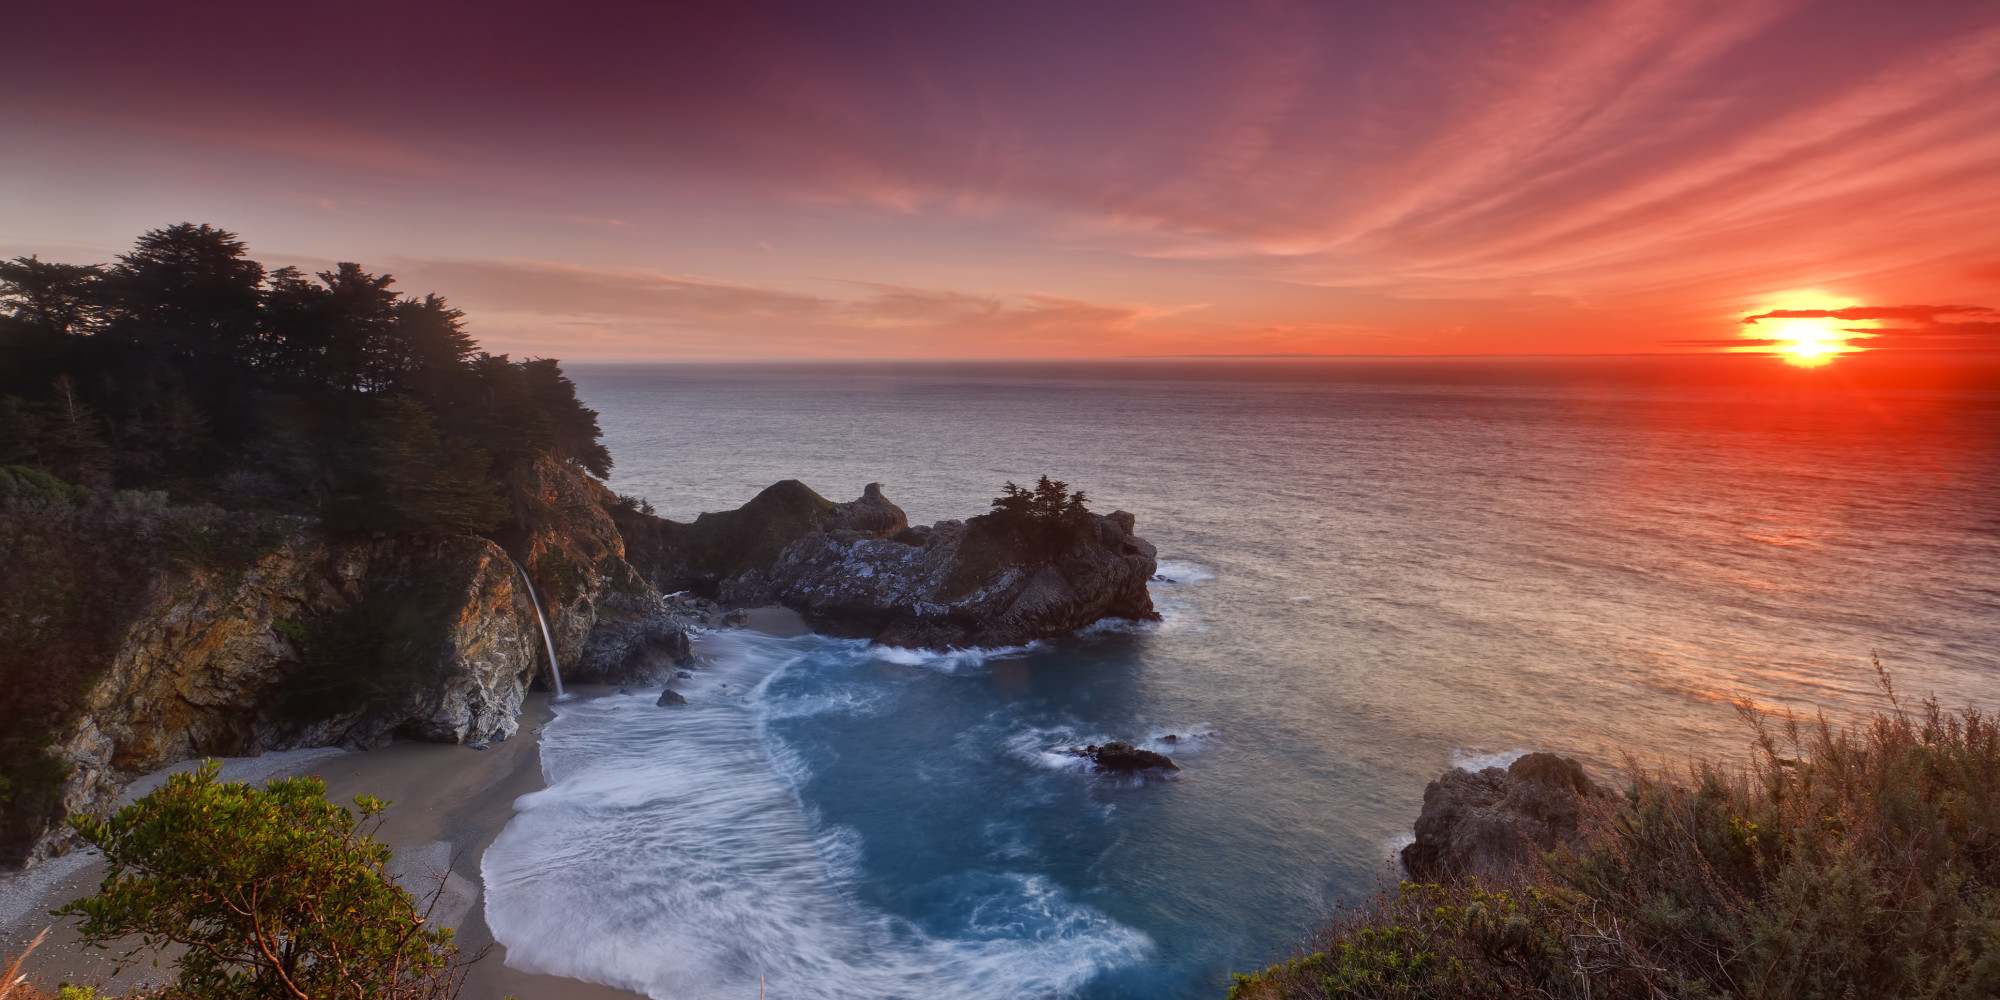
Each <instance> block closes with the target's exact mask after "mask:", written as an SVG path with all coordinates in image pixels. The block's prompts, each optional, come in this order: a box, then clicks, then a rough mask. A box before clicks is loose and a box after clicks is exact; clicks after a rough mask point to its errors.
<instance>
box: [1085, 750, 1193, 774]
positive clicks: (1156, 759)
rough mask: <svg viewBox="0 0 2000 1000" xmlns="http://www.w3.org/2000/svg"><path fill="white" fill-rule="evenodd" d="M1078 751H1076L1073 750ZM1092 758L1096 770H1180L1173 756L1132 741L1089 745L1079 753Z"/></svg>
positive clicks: (1120, 771) (1116, 771) (1123, 771)
mask: <svg viewBox="0 0 2000 1000" xmlns="http://www.w3.org/2000/svg"><path fill="white" fill-rule="evenodd" d="M1071 752H1073V753H1076V751H1071ZM1077 755H1078V756H1080V757H1085V758H1087V759H1089V760H1090V762H1091V763H1092V764H1095V765H1096V767H1095V768H1094V770H1097V771H1101V772H1112V773H1117V774H1133V773H1136V772H1139V771H1178V770H1180V765H1178V764H1175V763H1174V759H1173V758H1172V757H1169V756H1167V755H1166V754H1163V753H1154V752H1153V751H1151V750H1141V749H1139V748H1138V747H1135V746H1133V745H1132V744H1130V743H1118V742H1112V743H1106V744H1104V745H1103V746H1094V745H1093V746H1087V747H1084V748H1083V750H1082V752H1080V753H1078V754H1077Z"/></svg>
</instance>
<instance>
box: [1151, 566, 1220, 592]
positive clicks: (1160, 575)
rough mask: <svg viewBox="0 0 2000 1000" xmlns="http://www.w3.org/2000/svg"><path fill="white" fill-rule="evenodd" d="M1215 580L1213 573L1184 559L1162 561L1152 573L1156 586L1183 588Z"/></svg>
mask: <svg viewBox="0 0 2000 1000" xmlns="http://www.w3.org/2000/svg"><path fill="white" fill-rule="evenodd" d="M1213 579H1215V571H1214V570H1212V569H1209V568H1208V567H1206V566H1203V565H1201V564H1200V563H1193V562H1188V561H1186V560H1184V559H1162V560H1160V561H1159V563H1158V565H1157V566H1156V567H1155V569H1154V571H1153V580H1152V582H1153V583H1154V584H1155V585H1156V586H1164V587H1185V586H1187V585H1189V584H1194V583H1202V582H1204V581H1207V580H1213Z"/></svg>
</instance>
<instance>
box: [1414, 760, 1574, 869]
mask: <svg viewBox="0 0 2000 1000" xmlns="http://www.w3.org/2000/svg"><path fill="white" fill-rule="evenodd" d="M1608 797H1609V793H1607V792H1606V791H1605V790H1604V789H1603V788H1602V787H1600V786H1599V785H1598V784H1597V783H1596V782H1594V781H1591V780H1590V776H1589V775H1587V774H1585V773H1584V770H1583V765H1582V764H1579V763H1577V762H1576V761H1575V760H1572V759H1571V758H1568V757H1562V756H1558V755H1556V754H1552V753H1531V754H1528V755H1527V756H1525V757H1522V758H1521V759H1519V760H1517V761H1515V762H1514V763H1513V764H1512V765H1510V766H1508V767H1507V768H1506V769H1505V770H1502V769H1501V768H1497V767H1489V768H1485V769H1483V770H1480V771H1476V772H1475V771H1468V770H1465V769H1464V768H1453V769H1452V770H1450V771H1446V772H1445V773H1444V775H1443V776H1441V777H1439V778H1438V779H1437V780H1436V781H1433V782H1431V783H1430V784H1429V785H1428V786H1426V787H1425V788H1424V809H1423V813H1422V814H1421V815H1420V816H1419V817H1418V818H1417V825H1416V835H1417V839H1416V842H1415V843H1413V844H1411V845H1410V846H1408V847H1405V848H1403V854H1402V859H1403V866H1404V867H1405V868H1407V869H1408V870H1409V873H1410V877H1411V878H1413V879H1418V880H1422V881H1433V880H1436V879H1439V878H1442V877H1445V876H1447V875H1454V874H1491V873H1499V872H1504V871H1506V870H1507V869H1509V868H1512V867H1514V866H1516V865H1522V864H1527V863H1530V862H1532V861H1534V860H1535V859H1536V858H1538V857H1540V856H1542V855H1543V854H1546V853H1548V852H1549V851H1552V850H1555V849H1556V847H1557V846H1558V845H1560V844H1569V845H1571V846H1574V845H1576V844H1578V843H1580V842H1581V840H1582V837H1583V830H1584V826H1585V824H1586V823H1587V822H1589V819H1590V816H1591V813H1592V812H1593V810H1594V809H1595V808H1596V807H1597V804H1598V803H1600V802H1602V801H1604V800H1606V799H1608Z"/></svg>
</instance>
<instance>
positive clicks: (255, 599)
mask: <svg viewBox="0 0 2000 1000" xmlns="http://www.w3.org/2000/svg"><path fill="white" fill-rule="evenodd" d="M516 485H517V492H518V501H519V502H520V503H521V504H522V506H524V507H525V508H526V509H525V510H524V511H523V515H524V516H522V517H520V518H519V519H518V520H517V524H518V525H521V527H519V528H518V529H517V530H516V531H515V532H514V533H513V534H511V535H507V534H503V536H502V541H504V542H506V543H507V546H506V547H503V546H502V544H501V543H500V542H496V541H494V540H490V539H487V538H481V537H474V536H456V537H450V538H444V539H438V540H431V541H414V540H382V541H364V542H351V543H338V542H327V541H324V540H320V539H319V538H318V537H317V536H316V535H315V534H313V533H312V532H309V531H306V530H303V529H301V530H297V531H295V532H294V533H293V534H292V535H290V536H288V537H286V538H285V539H284V540H282V541H281V542H280V543H278V544H276V545H275V546H273V547H272V548H271V549H270V551H268V552H265V553H264V554H263V555H261V556H259V557H258V558H256V559H255V560H254V562H252V563H250V564H249V565H247V566H239V567H235V568H229V569H203V568H197V569H187V568H186V567H185V566H182V567H179V568H173V569H167V570H162V571H158V572H156V573H155V574H154V576H153V578H152V580H151V582H150V584H148V585H146V586H145V587H144V589H143V594H142V596H141V597H140V598H139V599H138V601H137V602H136V610H135V611H133V612H132V613H131V614H129V615H128V616H127V617H126V621H125V624H124V625H123V626H122V629H121V631H120V632H119V634H118V636H117V638H116V640H115V641H114V642H112V643H110V645H109V662H108V664H107V665H106V666H104V668H103V669H102V670H101V672H99V673H97V674H96V676H95V677H94V679H93V680H92V681H91V683H90V684H89V685H88V688H87V690H85V691H84V692H83V694H82V697H81V703H80V705H78V706H75V707H74V708H73V710H72V712H71V714H72V715H73V721H71V722H70V723H68V724H67V725H65V726H64V728H62V730H61V731H60V733H59V735H58V737H57V739H56V742H55V744H54V745H53V746H52V747H51V748H50V751H49V753H50V756H51V757H52V758H53V760H54V762H55V763H56V764H57V765H58V766H60V767H61V768H62V769H64V770H66V771H67V773H68V777H67V778H66V779H65V780H63V782H62V784H61V790H60V809H61V812H64V813H76V812H102V811H104V810H106V809H108V808H109V807H110V806H111V804H112V803H113V802H114V801H115V800H116V797H117V794H118V790H119V789H120V788H121V787H122V786H123V785H124V783H125V782H127V781H129V780H130V779H131V778H133V777H136V776H138V775H139V774H143V773H146V772H148V771H153V770H157V769H159V768H161V767H165V766H167V765H170V764H173V763H175V762H177V761H181V760H186V759H189V758H193V757H198V756H208V755H219V756H239V755H245V754H255V753H261V752H264V751H268V750H280V749H292V748H299V747H311V746H345V747H350V748H363V747H370V746H377V745H380V744H382V743H385V742H387V741H389V740H390V739H393V738H397V737H408V738H416V739H424V740H433V741H440V742H455V743H479V742H484V741H486V740H492V739H505V738H507V737H508V736H511V735H513V734H514V732H515V730H516V726H517V723H516V722H515V719H514V717H515V716H516V715H517V714H518V713H519V711H520V707H521V702H522V700H523V698H524V696H525V694H526V692H527V690H528V688H529V687H530V686H531V685H532V684H533V683H535V682H536V681H537V679H538V678H539V679H540V680H541V682H542V683H544V684H546V683H547V679H548V676H549V674H548V670H549V666H548V656H547V653H546V652H545V651H544V647H543V644H542V641H541V636H540V632H539V626H538V624H537V620H536V616H535V605H534V603H532V601H531V599H530V597H529V591H528V588H527V587H526V586H525V585H524V584H523V582H522V579H521V576H520V575H519V573H518V572H517V570H516V569H515V563H514V561H513V560H512V559H511V558H510V556H509V554H508V549H509V548H511V549H513V550H514V551H515V553H517V554H518V556H519V561H520V564H521V565H522V566H523V567H524V568H525V569H526V570H527V572H528V573H529V574H530V576H531V578H532V579H533V581H534V586H535V591H536V595H537V597H539V599H540V601H541V603H542V606H543V608H544V610H545V612H546V614H547V616H548V624H549V630H550V633H551V637H552V638H553V640H554V643H555V646H556V651H557V655H558V656H559V657H560V659H561V661H562V664H563V666H564V668H565V670H566V672H567V675H566V676H567V677H568V678H570V679H576V680H609V681H623V680H627V679H652V678H653V677H654V676H656V675H657V674H658V673H659V672H660V668H661V666H662V665H664V666H665V667H666V668H667V669H671V667H672V665H673V664H674V663H675V662H676V660H677V658H680V657H684V656H685V654H686V637H685V635H684V634H683V633H682V632H681V631H680V630H679V629H678V628H677V627H676V626H675V625H674V624H673V623H672V622H671V621H670V620H667V619H665V618H663V617H662V615H661V613H660V610H659V601H658V597H657V594H656V593H655V592H654V591H653V590H652V589H651V588H650V587H648V586H647V585H646V583H645V581H644V580H643V579H641V578H640V576H639V575H638V574H637V573H636V572H635V571H634V570H633V569H632V567H631V566H630V565H628V564H627V563H626V562H625V560H624V551H625V550H624V544H623V541H622V540H621V538H620V536H619V533H618V529H617V527H616V525H614V524H613V523H612V520H611V518H610V517H609V516H608V515H607V514H606V513H605V506H606V503H607V501H609V500H610V499H611V496H610V494H609V492H608V491H606V490H605V489H604V487H603V486H602V485H600V484H598V483H597V482H595V481H594V480H591V479H589V478H588V477H586V476H585V475H584V474H583V473H582V472H581V471H580V470H578V469H576V468H574V467H573V466H569V465H567V464H563V463H559V462H557V461H554V460H552V459H543V460H541V461H539V462H537V463H536V464H535V465H534V466H533V467H532V468H531V469H529V470H527V471H526V474H525V475H523V476H521V477H519V478H518V479H517V483H516ZM600 626H601V627H600ZM50 818H51V819H54V818H55V817H53V816H52V817H50ZM66 845H67V831H66V830H65V829H63V828H62V827H60V826H59V825H53V824H51V825H49V826H48V827H46V828H44V829H43V830H42V831H41V833H40V834H39V835H38V836H36V837H34V838H33V839H32V842H30V843H28V844H27V845H26V854H25V857H21V856H19V855H17V857H16V859H15V860H33V859H36V858H40V857H46V856H48V855H50V854H52V853H59V852H60V851H62V850H64V849H66ZM17 849H18V848H17ZM5 860H7V859H5V858H0V861H5Z"/></svg>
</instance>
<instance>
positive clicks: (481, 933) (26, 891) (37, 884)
mask: <svg viewBox="0 0 2000 1000" xmlns="http://www.w3.org/2000/svg"><path fill="white" fill-rule="evenodd" d="M748 627H750V628H753V629H757V630H759V631H763V632H769V633H772V634H776V635H797V634H800V633H802V632H804V631H807V629H806V626H805V623H804V622H803V621H801V620H800V619H799V618H798V617H797V616H796V615H794V614H792V613H791V612H789V611H785V610H783V609H758V610H756V611H753V612H752V613H751V615H750V620H749V623H748ZM609 690H610V688H607V687H597V686H590V685H583V686H579V687H577V688H575V689H573V690H572V693H573V694H575V695H577V696H579V697H584V698H589V697H592V696H593V695H596V694H601V693H604V692H606V691H609ZM552 717H553V713H552V711H551V710H550V704H549V694H548V693H547V692H543V691H536V692H531V693H530V694H529V695H528V698H527V700H526V702H525V703H524V704H523V705H522V710H521V715H520V724H521V728H520V731H519V733H518V734H516V735H515V737H514V738H513V739H510V740H505V741H502V742H497V743H493V744H491V745H490V746H489V747H488V748H487V749H485V750H475V749H472V748H471V747H467V746H459V745H454V744H443V743H420V742H415V741H404V742H399V743H394V744H391V745H390V746H387V747H384V748H382V749H380V750H369V751H342V750H337V749H333V748H322V749H315V750H294V751H287V752H282V753H271V754H265V755H263V756H260V757H245V758H235V759H228V760H225V761H223V775H222V776H223V778H224V779H226V780H231V781H248V782H254V783H261V782H264V781H267V780H269V779H271V778H275V777H285V776H293V775H312V776H316V777H318V778H320V779H322V780H324V781H325V782H326V792H327V797H328V798H329V799H331V800H333V801H335V802H342V803H346V802H351V801H352V800H353V798H354V796H356V795H362V794H366V795H373V796H375V797H377V798H381V799H387V800H388V801H389V802H390V803H391V805H390V807H389V809H388V811H387V813H386V814H385V818H384V822H383V824H382V827H381V829H380V830H379V831H377V833H376V837H377V839H379V840H380V841H382V842H383V843H385V844H388V845H389V848H390V850H392V851H394V852H395V856H396V857H395V862H394V868H395V869H396V871H397V875H398V877H399V878H401V879H402V880H403V882H404V885H405V886H407V887H408V888H409V889H410V890H411V892H412V894H413V895H416V896H417V897H418V898H419V900H422V899H424V898H426V897H427V896H428V894H429V892H430V891H431V890H432V888H433V887H434V886H435V884H436V883H435V881H434V879H433V878H432V876H431V872H433V871H441V870H444V869H446V868H449V870H450V873H451V876H450V879H449V880H448V881H447V883H446V889H445V892H444V894H443V895H442V896H440V897H439V899H438V903H437V908H436V909H435V910H434V911H433V919H435V920H438V921H439V922H441V923H444V924H446V925H449V926H452V927H456V928H457V929H458V941H459V945H460V947H461V949H462V953H463V954H466V955H471V954H476V953H477V952H479V951H480V950H481V949H489V950H488V951H487V953H486V956H485V957H484V958H483V959H481V960H480V961H479V962H478V963H477V964H475V965H474V966H473V968H472V972H471V975H470V976H469V978H468V980H467V983H466V989H465V993H464V996H466V997H467V998H479V1000H486V998H491V1000H499V998H501V997H515V998H518V1000H619V998H624V1000H634V998H638V997H639V996H640V994H637V993H631V992H628V991H626V990H621V989H613V988H611V987H607V986H599V985H595V984H592V983H585V982H581V981H579V980H575V979H567V978H563V977H559V976H544V975H537V974H534V973H529V972H523V971H520V970H518V969H512V968H508V967H507V962H506V959H507V949H506V948H505V947H502V946H500V945H498V944H496V943H495V942H494V940H493V935H492V933H491V932H490V931H489V930H488V929H487V926H486V918H485V906H484V897H483V894H482V892H481V885H480V878H479V859H480V856H481V855H482V854H484V853H485V851H486V848H487V846H488V845H490V844H492V842H493V839H494V838H495V837H497V836H499V835H500V831H501V829H502V828H504V827H505V826H506V825H507V821H508V820H509V819H511V818H512V817H513V815H514V800H515V799H517V798H519V797H521V796H522V795H526V794H528V793H529V792H533V791H536V790H539V789H541V788H542V787H544V783H543V780H542V768H541V754H540V752H539V745H538V736H539V734H540V732H541V727H542V726H543V724H545V723H546V722H548V720H549V719H550V718H552ZM198 763H199V762H198V761H186V762H183V763H181V764H178V765H175V766H174V767H171V768H168V769H167V770H165V771H161V772H158V773H155V774H151V775H147V776H146V777H144V778H140V779H138V780H137V781H134V782H133V783H132V784H131V785H130V786H128V787H127V789H126V791H125V795H124V796H123V798H122V800H121V801H122V802H130V801H132V800H134V799H136V798H138V797H139V796H141V795H144V794H145V793H146V792H147V791H150V790H151V789H153V788H156V787H158V786H159V785H160V783H162V782H163V781H165V780H166V776H167V775H168V774H171V773H173V772H176V771H185V770H189V769H191V768H193V767H195V766H196V765H197V764H198ZM103 878H104V865H103V864H102V863H101V862H99V861H98V860H97V859H96V858H95V857H93V856H90V855H88V854H85V853H82V852H78V853H73V854H70V855H66V856H64V857H60V858H54V859H51V860H49V861H45V862H42V863H41V864H38V865H35V866H33V867H31V868H29V869H27V870H26V871H22V872H17V873H9V874H6V875H4V876H0V955H7V956H9V957H11V956H12V955H13V954H14V953H15V952H17V951H18V950H19V949H21V948H22V947H25V946H26V944H27V942H28V941H30V940H32V939H33V938H34V936H35V935H36V934H37V933H39V932H40V931H41V930H42V929H43V928H44V927H50V926H52V925H53V927H54V930H53V931H51V932H50V934H49V937H48V940H47V941H45V942H43V944H42V946H41V947H40V948H38V949H37V950H36V951H35V953H34V955H32V956H31V957H30V958H29V960H28V962H27V963H26V964H25V966H24V971H25V972H26V973H27V974H28V976H29V978H30V980H31V981H34V980H39V981H40V982H41V983H42V984H43V985H44V986H45V987H47V988H50V989H51V990H53V988H54V987H55V986H56V985H57V984H59V983H64V982H69V983H76V984H81V985H100V986H101V987H102V988H103V989H104V990H105V991H106V992H107V993H111V994H114V995H116V994H121V993H124V992H126V991H127V990H130V989H133V988H135V987H140V986H143V985H147V984H158V983H161V982H163V981H166V980H169V979H171V978H172V975H173V972H172V968H171V963H170V962H167V961H162V962H161V963H160V966H159V967H158V968H156V967H155V966H154V964H153V958H152V956H151V955H150V954H140V955H137V956H134V957H133V959H132V960H131V961H130V962H128V963H126V964H125V968H124V969H123V971H122V972H121V971H119V965H120V962H119V958H120V956H121V955H122V951H121V950H119V949H110V950H96V949H86V948H84V947H82V946H81V945H80V944H79V943H78V941H77V938H76V935H75V933H74V932H73V931H71V929H70V928H71V927H72V926H73V925H74V923H75V918H67V919H58V918H55V917H52V916H50V915H49V911H50V910H54V909H57V908H59V907H61V906H62V905H63V904H64V903H66V902H68V901H70V900H73V899H77V898H80V897H83V896H86V895H89V894H90V893H92V892H93V891H95V889H96V887H97V884H98V883H99V882H100V881H101V880H102V879H103Z"/></svg>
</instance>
